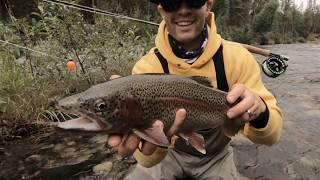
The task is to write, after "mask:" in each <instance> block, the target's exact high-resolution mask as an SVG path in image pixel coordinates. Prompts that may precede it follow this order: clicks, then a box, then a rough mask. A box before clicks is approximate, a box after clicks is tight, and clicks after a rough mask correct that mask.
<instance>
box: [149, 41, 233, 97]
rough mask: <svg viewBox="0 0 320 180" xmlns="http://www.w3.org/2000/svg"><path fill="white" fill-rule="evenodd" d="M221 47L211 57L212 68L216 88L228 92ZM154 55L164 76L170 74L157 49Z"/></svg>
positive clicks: (166, 63) (164, 60) (165, 61)
mask: <svg viewBox="0 0 320 180" xmlns="http://www.w3.org/2000/svg"><path fill="white" fill-rule="evenodd" d="M222 51H223V47H222V45H221V46H220V47H219V49H218V51H217V52H216V53H215V54H214V55H213V58H212V60H213V63H214V68H215V70H216V78H217V86H218V87H217V88H218V89H219V90H222V91H226V92H228V91H229V86H228V81H227V77H226V73H225V69H224V62H223V52H222ZM154 53H155V54H156V56H157V57H158V59H159V61H160V63H161V66H162V69H163V72H164V73H165V74H170V72H169V67H168V61H167V60H166V59H165V58H164V57H163V56H162V55H161V53H160V52H159V50H158V49H155V50H154Z"/></svg>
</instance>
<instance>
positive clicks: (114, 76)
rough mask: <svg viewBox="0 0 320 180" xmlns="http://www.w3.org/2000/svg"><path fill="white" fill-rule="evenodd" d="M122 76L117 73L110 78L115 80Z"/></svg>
mask: <svg viewBox="0 0 320 180" xmlns="http://www.w3.org/2000/svg"><path fill="white" fill-rule="evenodd" d="M121 77H122V76H120V75H117V74H113V75H111V76H110V78H109V79H110V80H113V79H117V78H121Z"/></svg>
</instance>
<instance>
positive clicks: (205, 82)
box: [189, 76, 213, 88]
mask: <svg viewBox="0 0 320 180" xmlns="http://www.w3.org/2000/svg"><path fill="white" fill-rule="evenodd" d="M189 78H190V79H192V80H194V81H197V82H198V83H199V84H202V85H204V86H207V87H210V88H213V86H212V84H211V81H210V80H209V79H208V78H207V77H204V76H190V77H189Z"/></svg>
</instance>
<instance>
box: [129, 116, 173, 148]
mask: <svg viewBox="0 0 320 180" xmlns="http://www.w3.org/2000/svg"><path fill="white" fill-rule="evenodd" d="M163 127H164V126H163V123H162V122H161V121H155V123H153V125H152V127H151V128H148V129H146V130H143V131H140V130H137V129H134V130H133V132H134V133H135V134H136V135H137V136H139V137H140V138H142V139H144V140H146V141H148V142H151V143H153V144H155V145H158V146H165V147H168V146H169V145H170V143H169V141H168V138H167V136H166V135H165V133H164V132H163Z"/></svg>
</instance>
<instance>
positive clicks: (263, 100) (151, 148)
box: [108, 0, 282, 180]
mask: <svg viewBox="0 0 320 180" xmlns="http://www.w3.org/2000/svg"><path fill="white" fill-rule="evenodd" d="M152 2H154V3H157V4H158V6H157V8H158V11H159V13H160V15H161V16H162V18H163V21H162V22H161V24H160V27H159V30H158V34H157V37H156V40H155V45H156V48H153V49H151V51H150V52H149V53H148V54H147V55H146V56H144V57H143V58H142V59H141V60H140V61H138V62H137V64H136V65H135V66H134V68H133V74H142V73H168V72H169V73H171V74H178V75H183V76H205V77H208V78H209V79H210V80H211V81H212V85H213V86H214V87H218V88H219V89H222V90H225V91H228V95H227V101H228V102H229V103H234V102H236V101H239V102H237V104H236V105H235V106H234V107H233V108H231V109H230V110H229V111H228V112H227V116H228V117H229V118H230V120H233V119H241V120H242V121H245V122H246V124H245V126H244V128H243V130H241V133H242V134H244V135H245V136H246V137H247V138H249V139H250V140H251V141H253V142H255V143H259V144H266V145H272V144H274V143H276V142H277V141H278V139H279V137H280V133H281V129H282V114H281V111H280V109H279V108H278V107H277V102H276V99H275V98H274V96H273V95H272V94H271V93H270V92H268V91H267V90H266V88H265V87H264V85H263V83H262V81H261V77H260V69H259V66H258V64H257V62H256V61H255V60H254V58H253V57H252V55H251V54H250V53H249V52H248V51H247V50H246V49H245V48H243V47H242V46H241V45H239V44H237V43H234V42H229V41H226V40H223V39H222V38H221V37H220V35H218V34H217V32H216V26H215V21H214V14H213V13H211V12H210V10H211V8H212V6H213V3H214V2H213V0H153V1H152ZM217 54H220V55H217ZM219 62H220V65H218V64H219ZM221 62H223V63H222V66H221ZM221 72H222V73H221ZM221 77H222V78H221ZM217 79H219V80H217ZM229 87H230V88H229ZM187 115H188V112H185V110H184V109H181V110H179V111H177V113H176V119H175V123H174V125H173V126H172V127H171V129H170V130H169V132H167V135H168V137H171V136H172V135H174V134H175V132H177V131H178V129H179V126H180V125H181V124H182V123H183V120H184V118H185V116H187ZM199 133H201V134H202V135H203V136H204V138H205V141H206V144H205V145H206V151H207V153H206V154H205V155H202V154H199V153H198V152H197V151H196V150H195V149H193V148H192V147H191V146H188V145H187V144H186V142H185V141H184V140H182V139H181V138H179V139H177V140H176V141H174V140H173V143H174V142H175V143H174V144H175V145H174V146H175V147H174V148H173V149H169V150H167V149H163V148H160V147H156V146H155V145H153V144H151V143H149V142H143V143H140V139H139V138H138V137H137V136H135V135H128V136H119V135H113V136H110V137H109V139H108V144H109V145H110V146H112V147H115V148H117V149H118V152H119V154H121V155H131V154H133V153H134V157H135V158H136V159H137V161H138V165H137V166H136V168H135V169H134V170H133V172H132V173H131V174H130V175H129V176H128V179H172V180H173V179H183V178H188V177H191V178H194V179H238V176H237V171H236V167H235V164H234V161H233V151H232V148H231V146H230V145H229V142H230V138H229V137H227V136H225V135H224V134H223V133H222V131H221V130H220V129H204V130H201V131H199ZM172 139H175V138H172ZM139 144H140V145H139ZM138 146H139V147H138Z"/></svg>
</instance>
